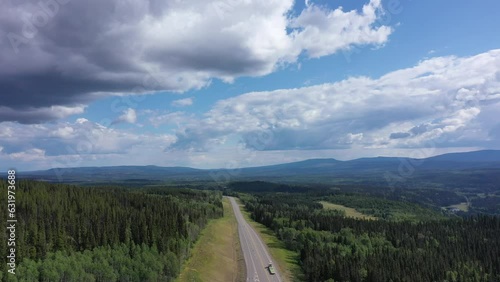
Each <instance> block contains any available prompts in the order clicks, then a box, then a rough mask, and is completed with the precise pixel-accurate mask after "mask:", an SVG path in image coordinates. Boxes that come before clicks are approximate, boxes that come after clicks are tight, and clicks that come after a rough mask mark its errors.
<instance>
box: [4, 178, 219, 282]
mask: <svg viewBox="0 0 500 282" xmlns="http://www.w3.org/2000/svg"><path fill="white" fill-rule="evenodd" d="M0 190H1V191H6V190H7V183H6V182H4V181H1V182H0ZM221 200H222V195H221V194H220V193H218V192H214V191H193V190H185V189H161V188H157V189H155V190H148V192H147V193H146V192H144V191H141V190H133V189H130V190H123V189H119V188H112V187H106V188H104V187H101V188H89V187H75V186H70V185H59V184H50V183H44V182H36V181H21V182H19V183H17V188H16V205H17V207H16V208H17V210H16V216H17V220H18V222H17V226H16V252H17V253H16V256H17V258H18V260H17V263H18V266H17V269H16V272H17V274H16V275H15V276H14V275H6V274H5V273H7V272H6V264H5V263H2V264H1V266H0V269H1V273H2V274H0V275H3V277H2V276H0V279H3V280H4V281H36V280H41V281H170V280H172V278H173V277H175V276H176V275H177V274H178V272H179V268H180V265H181V264H182V262H183V261H184V260H185V259H186V258H187V257H188V255H189V250H190V248H191V245H192V243H193V242H194V241H195V240H196V239H197V238H198V235H199V233H200V231H201V230H202V229H203V227H204V226H205V224H206V223H207V222H208V220H209V219H211V218H217V217H220V216H222V202H221ZM6 216H7V215H6V212H5V211H3V212H2V213H0V220H2V222H5V221H6ZM5 235H6V234H5V233H4V232H2V233H1V235H0V236H2V238H0V240H1V241H2V242H6V240H5ZM6 248H7V246H6V244H2V253H3V254H5V253H7V250H6Z"/></svg>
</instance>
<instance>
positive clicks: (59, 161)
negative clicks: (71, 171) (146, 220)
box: [0, 118, 176, 168]
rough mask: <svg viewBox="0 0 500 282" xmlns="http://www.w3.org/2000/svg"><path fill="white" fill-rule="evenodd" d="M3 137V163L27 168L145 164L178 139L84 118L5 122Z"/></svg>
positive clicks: (0, 132) (0, 130) (1, 125)
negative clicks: (106, 162)
mask: <svg viewBox="0 0 500 282" xmlns="http://www.w3.org/2000/svg"><path fill="white" fill-rule="evenodd" d="M0 138H1V146H2V150H1V152H0V160H2V163H9V164H10V163H16V162H17V163H19V164H22V166H23V168H26V167H29V166H35V167H45V168H47V167H75V166H81V165H83V164H86V165H89V164H92V161H95V160H97V159H103V158H110V159H111V160H112V161H117V160H120V158H123V159H121V160H122V161H124V159H127V158H128V159H129V160H130V158H131V156H134V160H139V159H141V160H144V161H145V159H147V157H149V158H152V156H155V155H156V156H158V153H161V152H162V151H163V150H164V149H165V147H167V146H168V145H170V144H171V143H173V142H174V141H175V140H176V137H175V136H174V135H170V134H147V133H142V134H134V133H131V132H125V131H121V130H117V129H113V128H109V127H105V126H103V125H101V124H98V123H94V122H91V121H89V120H87V119H84V118H80V119H78V120H77V121H75V122H73V123H70V122H57V123H50V124H44V125H39V124H30V125H22V124H18V123H14V122H3V123H0ZM146 153H147V154H146ZM122 156H126V157H122ZM30 162H33V163H30ZM118 163H119V162H118ZM118 163H114V164H118ZM143 164H147V163H143Z"/></svg>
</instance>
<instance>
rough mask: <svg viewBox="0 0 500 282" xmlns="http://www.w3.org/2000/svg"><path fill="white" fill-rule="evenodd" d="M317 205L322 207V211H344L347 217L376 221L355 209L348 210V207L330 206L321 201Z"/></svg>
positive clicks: (328, 203)
mask: <svg viewBox="0 0 500 282" xmlns="http://www.w3.org/2000/svg"><path fill="white" fill-rule="evenodd" d="M319 203H320V204H322V205H323V208H324V209H333V210H341V211H344V212H345V215H346V216H347V217H352V218H358V219H370V220H376V219H377V218H376V217H374V216H371V215H366V214H363V213H360V212H359V211H357V210H356V209H353V208H349V207H346V206H343V205H337V204H332V203H330V202H325V201H321V202H319Z"/></svg>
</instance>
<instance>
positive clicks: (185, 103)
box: [172, 97, 193, 107]
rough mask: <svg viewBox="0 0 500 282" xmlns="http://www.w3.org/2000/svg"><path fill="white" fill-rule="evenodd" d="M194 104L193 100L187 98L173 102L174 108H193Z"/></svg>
mask: <svg viewBox="0 0 500 282" xmlns="http://www.w3.org/2000/svg"><path fill="white" fill-rule="evenodd" d="M192 104H193V98H192V97H190V98H185V99H179V100H175V101H173V102H172V106H174V107H187V106H191V105H192Z"/></svg>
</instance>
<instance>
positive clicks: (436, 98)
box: [173, 50, 500, 151]
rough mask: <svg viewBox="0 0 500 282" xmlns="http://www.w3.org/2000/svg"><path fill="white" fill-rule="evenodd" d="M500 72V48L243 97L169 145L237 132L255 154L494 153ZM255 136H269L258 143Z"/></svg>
mask: <svg viewBox="0 0 500 282" xmlns="http://www.w3.org/2000/svg"><path fill="white" fill-rule="evenodd" d="M499 74H500V50H492V51H490V52H486V53H483V54H479V55H476V56H473V57H466V58H457V57H438V58H432V59H429V60H425V61H422V62H420V63H419V64H418V65H416V66H415V67H412V68H407V69H402V70H397V71H394V72H391V73H388V74H386V75H384V76H382V77H380V78H378V79H373V78H368V77H351V78H348V79H346V80H343V81H340V82H337V83H329V84H322V85H316V86H310V87H303V88H297V89H282V90H276V91H269V92H254V93H247V94H244V95H240V96H237V97H234V98H230V99H226V100H222V101H219V102H218V103H217V104H216V105H215V106H214V107H213V108H212V109H211V110H210V111H209V112H207V113H206V114H205V117H204V118H203V119H200V120H198V121H196V122H193V121H190V122H189V123H188V124H187V125H185V126H184V127H181V128H180V129H179V130H178V132H177V137H178V141H177V143H175V144H173V147H174V148H179V149H191V150H202V151H203V150H209V149H210V148H211V147H213V146H216V145H215V144H218V143H219V142H218V141H217V140H221V138H224V137H230V136H233V138H234V135H235V134H236V135H237V136H239V137H240V138H241V140H242V142H243V143H244V144H245V145H246V146H247V147H249V148H253V149H257V150H287V149H288V150H295V149H306V150H310V149H315V150H318V149H335V148H344V149H346V148H353V146H354V145H356V146H363V147H366V148H397V147H401V148H405V147H419V146H422V145H425V144H426V142H428V141H429V140H433V141H435V142H439V144H438V145H436V146H440V147H446V146H458V147H459V146H462V147H464V146H469V147H470V146H471V144H476V146H477V145H479V144H482V145H483V146H486V147H488V146H490V147H491V146H496V147H498V145H495V144H499V143H500V142H499V141H500V140H496V141H494V140H493V139H492V138H494V136H497V135H498V134H496V133H492V132H496V131H493V130H494V128H496V127H498V126H499V123H498V122H494V121H491V120H489V119H487V118H485V117H484V115H482V112H483V111H484V110H486V109H488V112H491V111H495V109H496V111H497V112H498V111H499V109H500V96H499V93H500V92H499V89H500V88H499V87H500V79H499V77H500V75H499ZM472 132H474V133H472ZM259 134H260V135H262V134H264V135H268V136H271V137H268V138H267V139H266V140H264V141H263V138H260V137H256V136H257V135H259ZM485 136H487V137H488V138H487V139H484V138H483V137H485ZM264 139H265V138H264ZM495 142H497V143H495Z"/></svg>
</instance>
